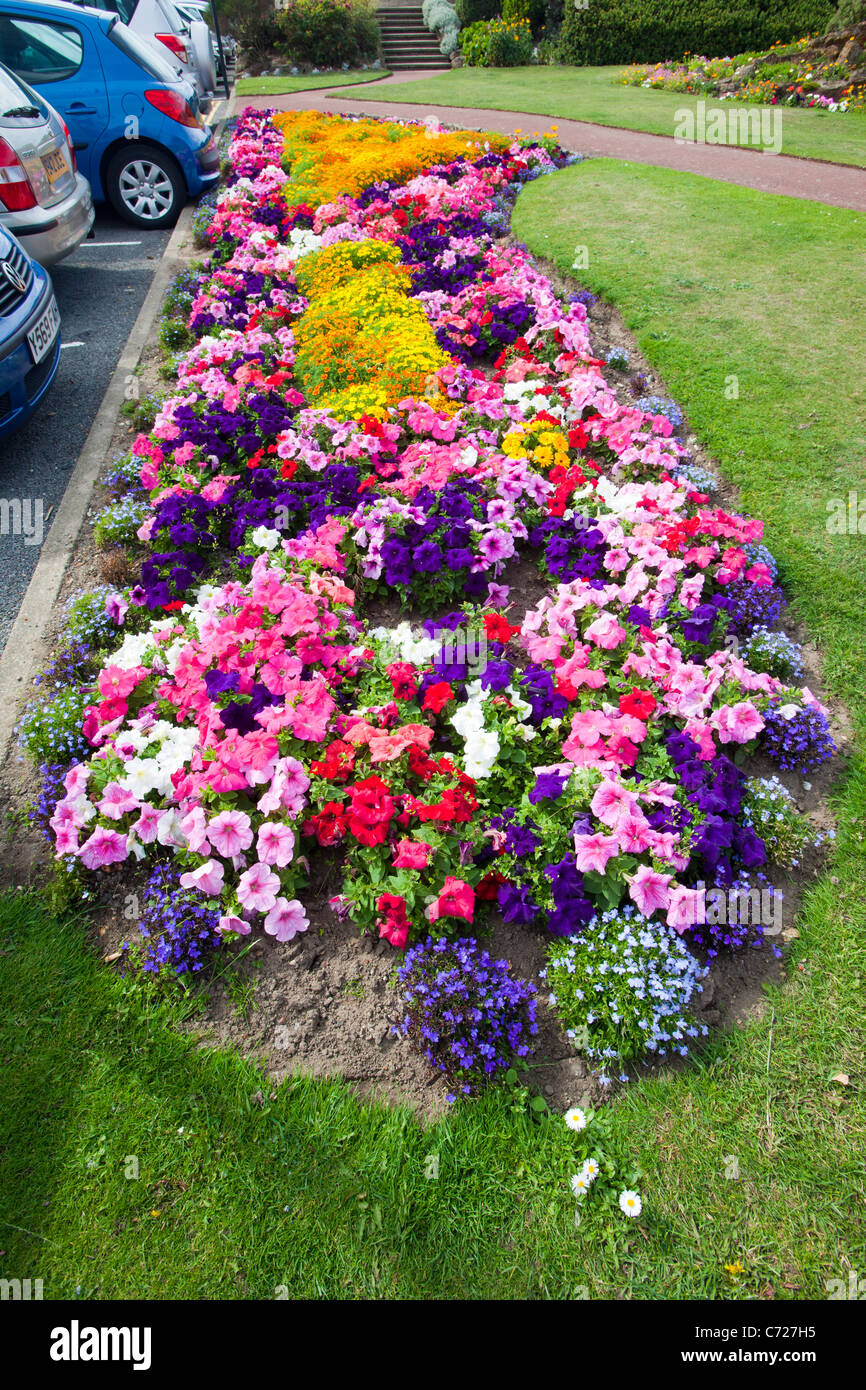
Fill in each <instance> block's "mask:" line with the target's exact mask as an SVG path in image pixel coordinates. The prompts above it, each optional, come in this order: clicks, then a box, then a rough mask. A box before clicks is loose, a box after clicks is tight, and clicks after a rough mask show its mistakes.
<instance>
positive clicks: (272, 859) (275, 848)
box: [256, 821, 295, 869]
mask: <svg viewBox="0 0 866 1390" xmlns="http://www.w3.org/2000/svg"><path fill="white" fill-rule="evenodd" d="M256 849H257V851H258V856H259V859H260V860H261V861H262V863H263V864H276V866H277V868H278V869H284V868H285V867H286V865H287V864H291V862H292V856H293V854H294V852H295V837H294V834H293V832H292V831H291V830H290V829H289V827H288V826H287V825H281V824H280V823H279V822H278V821H265V822H264V823H263V824H262V825H260V826H259V836H258V840H257V841H256Z"/></svg>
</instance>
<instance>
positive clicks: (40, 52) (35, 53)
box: [0, 14, 84, 85]
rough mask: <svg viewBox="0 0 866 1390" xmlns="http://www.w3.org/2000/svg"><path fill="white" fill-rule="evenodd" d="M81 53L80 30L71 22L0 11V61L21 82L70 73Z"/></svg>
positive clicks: (51, 79) (54, 78)
mask: <svg viewBox="0 0 866 1390" xmlns="http://www.w3.org/2000/svg"><path fill="white" fill-rule="evenodd" d="M83 57H84V43H83V41H82V38H81V34H80V33H79V31H78V30H77V29H73V28H72V26H71V25H69V24H53V23H49V22H48V21H46V20H41V19H29V18H26V17H25V16H23V15H4V14H0V63H5V64H6V66H7V67H9V68H11V69H12V71H13V72H16V73H17V74H18V76H19V77H22V78H23V79H24V81H25V82H33V83H35V84H36V85H41V84H43V83H45V82H62V81H64V79H65V78H68V77H74V75H75V73H77V71H78V69H79V68H80V67H81V63H82V59H83Z"/></svg>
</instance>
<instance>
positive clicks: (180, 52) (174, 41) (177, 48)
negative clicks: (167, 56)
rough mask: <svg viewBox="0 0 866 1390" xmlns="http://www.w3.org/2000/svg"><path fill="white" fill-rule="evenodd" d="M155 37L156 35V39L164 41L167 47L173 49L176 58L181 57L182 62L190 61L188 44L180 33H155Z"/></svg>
mask: <svg viewBox="0 0 866 1390" xmlns="http://www.w3.org/2000/svg"><path fill="white" fill-rule="evenodd" d="M153 37H154V38H155V39H159V41H160V43H164V44H165V46H166V48H169V49H171V51H172V53H173V54H174V56H175V58H179V59H180V61H181V62H182V63H188V62H189V58H188V57H187V52H186V44H185V43H184V41H183V39H182V38H180V37H179V35H177V34H154V36H153Z"/></svg>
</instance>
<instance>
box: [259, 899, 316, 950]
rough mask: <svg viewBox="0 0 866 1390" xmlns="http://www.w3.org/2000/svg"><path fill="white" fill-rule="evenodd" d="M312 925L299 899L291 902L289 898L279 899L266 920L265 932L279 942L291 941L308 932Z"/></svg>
mask: <svg viewBox="0 0 866 1390" xmlns="http://www.w3.org/2000/svg"><path fill="white" fill-rule="evenodd" d="M309 925H310V922H309V918H308V917H307V914H306V913H305V912H304V908H303V904H302V903H299V902H298V900H297V898H293V899H292V901H291V902H289V900H288V899H287V898H277V900H276V902H275V903H274V906H273V907H272V908H271V910H270V912H269V913H268V915H267V917H266V918H265V922H264V926H265V931H266V932H267V933H268V935H269V936H274V937H276V939H277V941H291V940H292V938H293V937H295V936H297V934H298V932H302V931H306V930H307V927H308V926H309Z"/></svg>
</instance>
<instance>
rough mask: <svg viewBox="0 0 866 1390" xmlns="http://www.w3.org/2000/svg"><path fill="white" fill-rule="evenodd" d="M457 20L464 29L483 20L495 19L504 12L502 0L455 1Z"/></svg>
mask: <svg viewBox="0 0 866 1390" xmlns="http://www.w3.org/2000/svg"><path fill="white" fill-rule="evenodd" d="M454 7H455V9H456V10H457V18H458V19H459V20H460V24H461V27H462V28H464V29H465V28H468V27H469V26H470V25H472V24H477V23H478V21H479V20H482V19H495V18H496V16H497V15H498V14H499V13H500V12H501V10H502V3H501V0H454Z"/></svg>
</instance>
